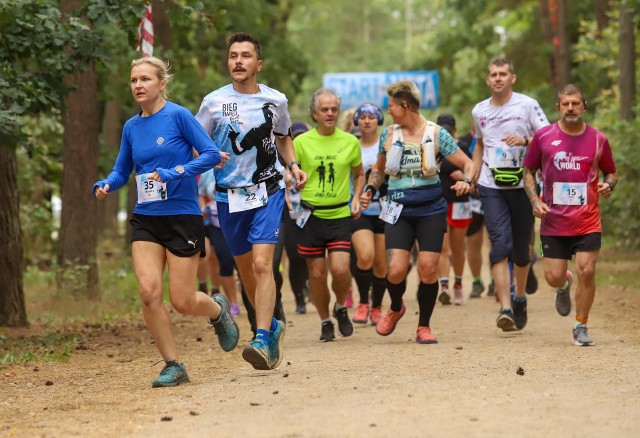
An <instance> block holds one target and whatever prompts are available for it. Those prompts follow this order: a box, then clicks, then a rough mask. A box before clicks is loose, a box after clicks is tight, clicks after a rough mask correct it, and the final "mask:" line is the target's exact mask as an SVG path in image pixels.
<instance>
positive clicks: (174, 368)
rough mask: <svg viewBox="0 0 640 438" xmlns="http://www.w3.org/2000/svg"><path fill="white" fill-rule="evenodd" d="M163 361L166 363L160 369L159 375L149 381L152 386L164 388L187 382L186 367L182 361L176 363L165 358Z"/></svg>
mask: <svg viewBox="0 0 640 438" xmlns="http://www.w3.org/2000/svg"><path fill="white" fill-rule="evenodd" d="M165 363H166V365H165V366H164V368H162V371H160V375H159V376H158V377H156V379H155V380H154V381H153V382H151V387H152V388H165V387H168V386H178V385H182V384H183V383H189V376H188V375H187V368H186V367H185V366H184V364H183V363H178V361H175V360H167V361H165Z"/></svg>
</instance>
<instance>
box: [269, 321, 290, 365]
mask: <svg viewBox="0 0 640 438" xmlns="http://www.w3.org/2000/svg"><path fill="white" fill-rule="evenodd" d="M286 330H287V327H286V326H285V325H284V322H282V321H278V326H277V327H276V329H275V330H274V331H272V332H269V366H270V367H271V369H272V370H273V369H275V368H277V367H278V365H280V362H282V342H283V341H284V332H285V331H286Z"/></svg>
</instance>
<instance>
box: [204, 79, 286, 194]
mask: <svg viewBox="0 0 640 438" xmlns="http://www.w3.org/2000/svg"><path fill="white" fill-rule="evenodd" d="M258 87H259V89H260V91H259V92H258V93H255V94H243V93H240V92H238V91H236V90H235V89H234V88H233V85H232V84H229V85H226V86H224V87H222V88H219V89H217V90H215V91H213V92H211V93H209V94H208V95H207V96H206V97H205V98H204V99H203V101H202V105H201V106H200V110H199V111H198V114H197V115H196V119H197V120H198V121H199V122H200V124H201V125H202V126H203V127H204V129H205V131H206V132H207V133H209V135H211V136H212V137H213V139H214V141H215V142H216V144H217V145H218V146H219V147H220V150H222V151H224V152H228V153H229V155H230V157H231V158H230V159H229V161H228V162H227V163H226V164H225V166H224V167H222V168H221V169H215V170H214V173H215V177H216V184H218V185H219V186H220V187H221V188H226V189H233V188H239V187H247V186H251V185H253V184H257V183H259V182H263V181H267V180H271V179H273V178H280V176H279V174H280V172H281V171H282V165H281V164H280V163H279V162H278V152H277V148H276V143H275V136H276V135H278V136H285V135H288V134H289V128H290V127H291V118H290V116H289V109H288V107H287V97H286V96H285V95H284V94H282V93H281V92H279V91H277V90H274V89H273V88H269V87H267V86H266V85H264V84H258ZM280 187H281V188H284V184H282V182H281V183H280ZM216 201H218V202H228V198H227V193H224V192H218V193H216Z"/></svg>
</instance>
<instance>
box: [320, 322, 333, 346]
mask: <svg viewBox="0 0 640 438" xmlns="http://www.w3.org/2000/svg"><path fill="white" fill-rule="evenodd" d="M335 338H336V333H335V331H334V329H333V323H332V322H331V321H325V322H323V323H322V332H321V333H320V342H329V341H333V340H334V339H335Z"/></svg>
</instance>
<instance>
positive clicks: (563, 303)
mask: <svg viewBox="0 0 640 438" xmlns="http://www.w3.org/2000/svg"><path fill="white" fill-rule="evenodd" d="M567 282H568V285H567V287H566V288H562V287H559V288H557V289H556V310H557V311H558V313H559V314H560V316H567V315H568V314H570V313H571V284H573V274H572V273H571V271H567Z"/></svg>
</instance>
